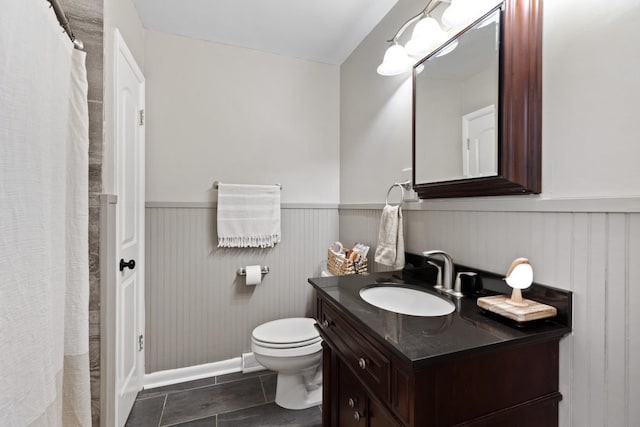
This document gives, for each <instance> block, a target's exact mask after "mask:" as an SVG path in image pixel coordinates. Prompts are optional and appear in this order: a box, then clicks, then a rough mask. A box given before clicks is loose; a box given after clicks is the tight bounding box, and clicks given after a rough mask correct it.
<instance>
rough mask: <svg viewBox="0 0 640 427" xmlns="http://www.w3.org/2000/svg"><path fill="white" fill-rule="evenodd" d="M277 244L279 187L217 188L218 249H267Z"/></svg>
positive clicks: (222, 186)
mask: <svg viewBox="0 0 640 427" xmlns="http://www.w3.org/2000/svg"><path fill="white" fill-rule="evenodd" d="M278 242H280V186H278V185H245V184H218V247H219V248H271V247H273V246H274V245H275V244H276V243H278Z"/></svg>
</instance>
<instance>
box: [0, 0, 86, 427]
mask: <svg viewBox="0 0 640 427" xmlns="http://www.w3.org/2000/svg"><path fill="white" fill-rule="evenodd" d="M1 4H2V8H1V13H0V425H1V426H10V427H14V426H15V427H18V426H20V427H21V426H64V427H68V426H89V425H91V407H90V403H91V401H90V390H89V338H88V300H89V267H88V148H89V147H88V106H87V79H86V69H85V65H84V63H85V54H84V53H83V52H80V51H77V50H74V49H73V47H72V44H71V42H70V41H69V38H68V37H67V36H66V35H65V34H63V33H62V31H61V29H60V26H59V25H58V22H57V20H56V18H55V15H54V13H53V11H52V10H51V9H49V7H48V3H47V2H46V1H44V0H22V1H4V0H2V1H1Z"/></svg>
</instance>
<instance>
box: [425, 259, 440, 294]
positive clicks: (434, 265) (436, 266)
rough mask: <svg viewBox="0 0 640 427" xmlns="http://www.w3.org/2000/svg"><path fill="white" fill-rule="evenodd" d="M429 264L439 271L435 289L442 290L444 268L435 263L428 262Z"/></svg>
mask: <svg viewBox="0 0 640 427" xmlns="http://www.w3.org/2000/svg"><path fill="white" fill-rule="evenodd" d="M427 264H429V265H431V266H433V267H435V268H437V269H438V274H437V276H436V285H435V286H434V288H436V289H442V267H440V265H438V264H436V263H435V262H433V261H427Z"/></svg>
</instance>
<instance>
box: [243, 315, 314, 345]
mask: <svg viewBox="0 0 640 427" xmlns="http://www.w3.org/2000/svg"><path fill="white" fill-rule="evenodd" d="M315 323H316V321H315V320H314V319H310V318H307V317H293V318H289V319H278V320H273V321H271V322H267V323H263V324H262V325H260V326H258V327H257V328H255V329H254V330H253V334H252V335H253V338H254V339H255V340H257V341H261V342H263V343H271V344H294V343H305V342H308V341H314V340H315V339H316V338H318V337H319V336H320V334H319V333H318V331H317V330H316V328H315V326H314V324H315Z"/></svg>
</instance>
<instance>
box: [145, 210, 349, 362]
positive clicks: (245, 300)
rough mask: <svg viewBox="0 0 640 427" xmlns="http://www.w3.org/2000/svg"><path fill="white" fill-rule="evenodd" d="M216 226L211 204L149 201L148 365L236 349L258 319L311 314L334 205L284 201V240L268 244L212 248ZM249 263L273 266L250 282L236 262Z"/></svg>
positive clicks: (246, 347)
mask: <svg viewBox="0 0 640 427" xmlns="http://www.w3.org/2000/svg"><path fill="white" fill-rule="evenodd" d="M181 206H182V207H181ZM215 226H216V209H215V206H210V205H208V204H185V205H180V204H176V203H167V204H166V206H163V204H162V203H158V202H155V203H153V204H152V205H151V207H150V206H149V204H148V205H147V208H146V253H147V258H146V265H145V268H146V281H145V282H146V283H145V287H146V288H145V291H146V292H145V299H146V302H145V305H146V340H145V342H146V348H145V352H146V372H147V373H152V372H156V371H162V370H168V369H177V368H184V367H188V366H194V365H201V364H206V363H213V362H219V361H224V360H228V359H233V358H236V357H240V355H241V354H242V353H245V352H248V351H250V350H251V347H250V343H251V339H250V338H251V331H252V330H253V328H254V327H255V326H257V325H259V324H260V323H263V322H266V321H269V320H273V319H277V318H282V317H292V316H305V315H306V316H309V315H312V314H313V308H314V304H313V291H312V288H311V286H310V285H309V284H308V283H307V278H308V277H311V276H317V275H319V273H320V267H321V263H322V261H323V260H325V259H326V251H327V247H328V246H329V245H330V244H331V242H333V241H334V240H336V239H337V235H338V209H337V206H334V207H327V206H324V205H318V206H317V207H312V205H305V206H303V207H299V206H295V207H285V206H283V209H282V242H281V243H279V244H277V245H276V247H275V248H271V249H218V248H217V247H216V241H215ZM252 264H261V265H268V266H269V268H270V269H271V271H270V273H269V274H267V275H265V276H263V280H262V284H260V285H258V286H251V287H249V286H245V284H244V279H243V278H238V277H236V270H237V269H238V268H240V267H243V266H245V265H252Z"/></svg>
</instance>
